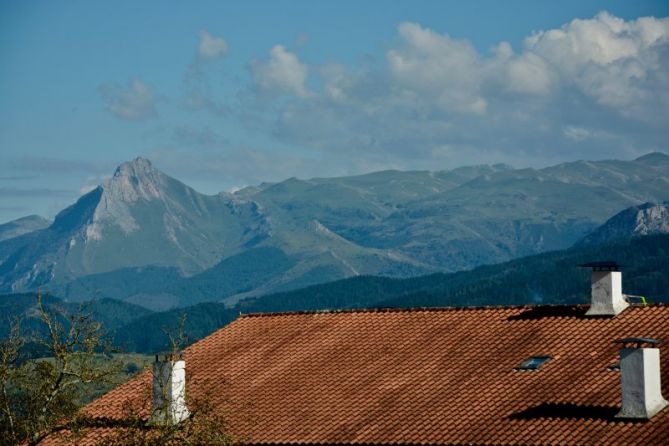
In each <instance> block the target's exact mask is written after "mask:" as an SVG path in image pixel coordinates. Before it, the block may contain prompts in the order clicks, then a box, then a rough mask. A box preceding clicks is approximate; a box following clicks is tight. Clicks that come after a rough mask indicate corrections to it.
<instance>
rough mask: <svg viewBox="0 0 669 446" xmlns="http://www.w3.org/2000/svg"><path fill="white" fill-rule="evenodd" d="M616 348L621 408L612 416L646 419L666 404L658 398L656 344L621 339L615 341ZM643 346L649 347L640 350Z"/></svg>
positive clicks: (655, 342) (658, 357) (658, 368)
mask: <svg viewBox="0 0 669 446" xmlns="http://www.w3.org/2000/svg"><path fill="white" fill-rule="evenodd" d="M615 342H616V343H617V344H622V347H621V349H620V387H621V389H622V403H623V406H622V409H621V410H620V412H618V414H617V415H616V417H618V418H636V419H645V420H647V419H650V418H652V417H653V415H655V414H656V413H658V412H659V411H661V410H662V409H664V408H665V407H666V406H667V405H668V404H669V403H667V401H666V400H665V399H664V398H663V397H662V386H661V383H660V349H659V348H656V347H655V346H657V345H658V344H660V341H658V340H656V339H648V338H625V339H619V340H617V341H615ZM643 344H647V345H649V346H646V347H642V345H643Z"/></svg>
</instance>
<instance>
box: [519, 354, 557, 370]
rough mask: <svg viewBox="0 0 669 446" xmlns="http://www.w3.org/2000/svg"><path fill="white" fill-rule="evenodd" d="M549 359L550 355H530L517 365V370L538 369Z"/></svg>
mask: <svg viewBox="0 0 669 446" xmlns="http://www.w3.org/2000/svg"><path fill="white" fill-rule="evenodd" d="M549 359H551V357H550V356H530V357H529V358H527V359H526V360H525V361H523V362H522V364H520V365H519V366H518V367H516V370H538V369H539V367H541V366H542V365H543V364H544V363H545V362H547V361H548V360H549Z"/></svg>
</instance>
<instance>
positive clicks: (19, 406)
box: [0, 295, 115, 444]
mask: <svg viewBox="0 0 669 446" xmlns="http://www.w3.org/2000/svg"><path fill="white" fill-rule="evenodd" d="M37 299H38V300H37V311H38V315H39V319H40V320H41V322H42V323H43V327H42V328H43V329H42V330H40V331H36V332H35V333H34V335H33V336H32V337H31V339H30V340H31V341H32V342H34V343H36V344H38V345H41V346H42V347H43V348H44V349H45V350H47V351H48V352H49V353H50V357H49V358H44V359H37V360H29V361H22V360H21V359H22V357H21V356H22V347H23V346H24V345H25V343H26V339H25V337H24V336H22V333H21V329H20V321H19V320H16V321H15V322H14V323H13V324H12V326H11V329H10V333H9V337H7V338H6V339H5V340H3V341H1V342H0V361H1V362H0V387H1V389H0V390H1V392H0V438H1V439H2V440H1V441H2V443H3V444H16V443H21V442H27V443H28V444H37V443H39V441H41V440H42V439H43V438H44V436H45V435H46V434H48V433H49V432H50V431H51V430H52V429H53V428H54V427H55V426H57V425H58V424H59V423H60V422H62V420H65V419H69V418H71V417H73V416H74V415H75V414H76V412H77V410H78V407H79V404H80V399H81V398H82V397H83V396H84V395H85V394H86V392H87V390H88V388H90V387H92V386H93V385H95V384H97V383H100V382H104V381H106V380H107V379H108V378H109V377H110V376H112V375H113V373H114V366H115V364H114V363H113V361H107V362H105V363H104V364H100V363H99V362H98V361H96V356H97V353H98V352H99V351H105V350H106V349H107V347H108V344H107V343H106V342H105V339H104V337H103V332H102V326H101V324H100V323H99V322H96V321H94V320H93V319H92V318H91V315H90V314H87V313H83V312H79V313H77V314H67V313H65V312H64V311H62V310H60V311H59V310H57V309H56V308H54V307H51V308H50V309H47V308H46V306H45V305H44V303H43V301H42V297H41V296H40V295H38V298H37ZM63 320H67V324H65V323H63Z"/></svg>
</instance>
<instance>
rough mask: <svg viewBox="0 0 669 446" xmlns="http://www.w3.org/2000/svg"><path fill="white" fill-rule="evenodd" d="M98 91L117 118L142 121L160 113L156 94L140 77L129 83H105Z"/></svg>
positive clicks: (108, 108)
mask: <svg viewBox="0 0 669 446" xmlns="http://www.w3.org/2000/svg"><path fill="white" fill-rule="evenodd" d="M98 92H99V93H100V95H101V96H102V99H103V101H104V102H105V105H106V108H107V110H108V111H109V112H111V113H112V114H113V115H114V116H116V117H117V118H120V119H124V120H127V121H142V120H145V119H148V118H151V117H154V116H157V114H158V113H157V111H156V102H157V98H156V96H155V95H154V94H153V92H152V91H151V89H150V88H149V87H148V86H147V85H145V84H144V83H143V82H142V81H140V80H139V79H133V80H131V81H130V82H128V84H127V85H119V84H116V83H109V84H103V85H100V86H99V87H98Z"/></svg>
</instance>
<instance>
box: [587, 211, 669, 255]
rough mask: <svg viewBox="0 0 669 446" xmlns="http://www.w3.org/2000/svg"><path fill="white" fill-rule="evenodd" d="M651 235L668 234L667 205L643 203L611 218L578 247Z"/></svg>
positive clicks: (668, 214)
mask: <svg viewBox="0 0 669 446" xmlns="http://www.w3.org/2000/svg"><path fill="white" fill-rule="evenodd" d="M652 234H669V204H667V203H660V204H656V203H644V204H641V205H638V206H632V207H630V208H627V209H625V210H623V211H622V212H619V213H618V214H616V215H614V216H613V217H611V218H610V219H609V220H608V221H607V222H606V223H604V224H603V225H602V226H600V227H598V228H597V229H595V230H594V231H593V232H591V233H590V234H589V235H587V236H586V237H585V238H584V239H583V240H581V242H579V245H595V244H601V243H605V242H609V241H614V240H627V239H630V238H632V237H638V236H643V235H652Z"/></svg>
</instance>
